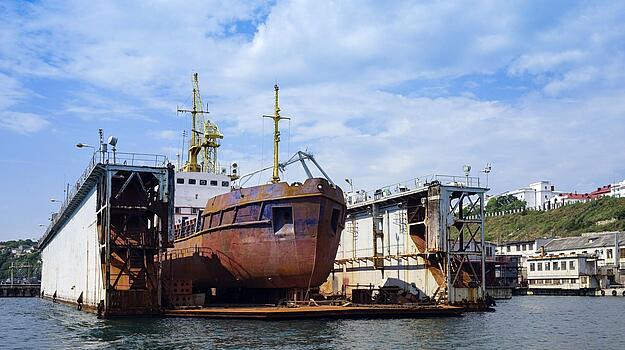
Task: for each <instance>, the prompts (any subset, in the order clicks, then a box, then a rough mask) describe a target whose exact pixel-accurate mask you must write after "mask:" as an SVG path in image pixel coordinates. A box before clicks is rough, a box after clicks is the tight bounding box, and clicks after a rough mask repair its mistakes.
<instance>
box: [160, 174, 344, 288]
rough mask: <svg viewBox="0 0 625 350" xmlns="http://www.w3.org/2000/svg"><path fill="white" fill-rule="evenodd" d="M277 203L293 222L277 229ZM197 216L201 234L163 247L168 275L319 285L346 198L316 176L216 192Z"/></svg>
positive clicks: (210, 282)
mask: <svg viewBox="0 0 625 350" xmlns="http://www.w3.org/2000/svg"><path fill="white" fill-rule="evenodd" d="M274 208H276V209H277V208H292V228H290V227H289V228H287V229H285V230H280V231H278V232H277V233H276V232H274V221H275V220H274V219H275V218H273V215H272V212H273V209H274ZM335 210H336V212H334V215H335V216H336V217H335V221H336V222H335V223H334V226H335V227H334V228H333V223H332V216H333V211H335ZM337 215H338V216H337ZM202 219H203V223H202V224H201V227H202V230H201V231H200V232H197V233H194V234H192V235H190V236H187V237H182V238H179V239H177V240H176V241H175V243H174V248H173V249H170V250H169V251H168V252H167V255H166V260H165V261H164V269H163V274H164V277H165V278H170V279H177V280H192V281H193V285H194V287H198V288H209V287H217V288H231V287H244V288H307V287H309V286H310V287H316V286H318V285H320V284H321V283H323V281H325V279H326V278H327V276H328V274H329V272H330V270H331V269H332V264H333V261H334V257H335V255H336V251H337V247H338V244H339V238H340V232H341V230H342V229H343V227H344V221H345V201H344V197H343V192H342V191H341V189H340V188H338V187H336V186H332V185H330V184H329V183H328V181H327V180H325V179H319V178H313V179H308V180H306V182H304V183H303V184H297V185H296V184H294V185H289V184H287V183H284V182H283V183H277V184H267V185H261V186H255V187H250V188H243V189H238V190H235V191H233V192H230V193H227V194H223V195H220V196H217V197H214V198H212V199H209V200H208V203H207V204H206V208H205V210H204V213H203V215H202Z"/></svg>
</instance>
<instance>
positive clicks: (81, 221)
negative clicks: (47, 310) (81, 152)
mask: <svg viewBox="0 0 625 350" xmlns="http://www.w3.org/2000/svg"><path fill="white" fill-rule="evenodd" d="M96 202H97V193H96V188H95V187H94V188H92V189H91V191H90V192H89V194H88V195H87V196H86V198H85V200H84V201H83V203H82V204H81V206H80V207H79V208H78V209H77V210H76V212H75V213H74V215H72V217H71V218H70V219H69V221H68V222H67V223H65V225H63V226H62V227H61V228H60V229H59V230H58V233H57V234H56V236H55V237H54V238H53V239H52V240H50V242H49V243H48V244H47V245H46V246H45V247H44V248H43V249H42V250H41V260H42V261H43V264H42V267H41V291H42V293H43V294H44V295H46V296H48V297H52V296H53V295H54V294H55V293H56V299H59V300H60V301H66V302H71V303H76V301H77V300H78V297H79V296H80V294H81V293H84V294H83V303H84V304H85V305H90V306H92V307H96V305H97V304H98V303H99V302H100V300H102V299H104V294H105V288H104V284H103V283H102V274H101V273H100V268H101V261H100V254H99V248H98V228H97V225H96Z"/></svg>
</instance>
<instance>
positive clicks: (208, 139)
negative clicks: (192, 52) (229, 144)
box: [178, 73, 224, 173]
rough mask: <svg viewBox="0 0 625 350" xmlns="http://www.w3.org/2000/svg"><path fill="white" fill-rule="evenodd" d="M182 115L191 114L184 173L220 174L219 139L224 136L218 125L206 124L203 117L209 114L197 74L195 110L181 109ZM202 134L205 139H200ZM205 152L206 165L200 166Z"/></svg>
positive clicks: (194, 87)
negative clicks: (203, 101)
mask: <svg viewBox="0 0 625 350" xmlns="http://www.w3.org/2000/svg"><path fill="white" fill-rule="evenodd" d="M178 112H180V113H191V140H190V142H189V159H188V160H187V162H186V164H185V165H184V166H183V168H182V171H187V172H200V171H207V172H211V173H218V172H219V169H217V148H218V147H219V146H220V145H219V139H223V137H224V136H223V135H222V134H221V133H220V132H219V128H218V127H217V125H215V124H213V123H211V122H210V121H206V122H204V118H203V115H204V114H208V111H204V110H203V108H202V96H201V95H200V80H199V77H198V74H197V73H193V109H191V110H188V109H180V108H178ZM200 134H202V135H203V137H200ZM201 151H204V165H203V166H201V165H200V164H198V161H197V159H198V155H199V154H200V152H201Z"/></svg>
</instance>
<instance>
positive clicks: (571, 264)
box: [569, 260, 575, 283]
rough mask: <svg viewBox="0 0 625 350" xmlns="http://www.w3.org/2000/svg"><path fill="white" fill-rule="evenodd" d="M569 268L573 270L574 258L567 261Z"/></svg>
mask: <svg viewBox="0 0 625 350" xmlns="http://www.w3.org/2000/svg"><path fill="white" fill-rule="evenodd" d="M569 270H575V260H571V261H569ZM573 283H574V282H573Z"/></svg>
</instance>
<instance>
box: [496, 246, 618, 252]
mask: <svg viewBox="0 0 625 350" xmlns="http://www.w3.org/2000/svg"><path fill="white" fill-rule="evenodd" d="M510 250H511V249H510V246H506V251H507V252H508V253H510ZM621 250H623V249H621Z"/></svg>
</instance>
